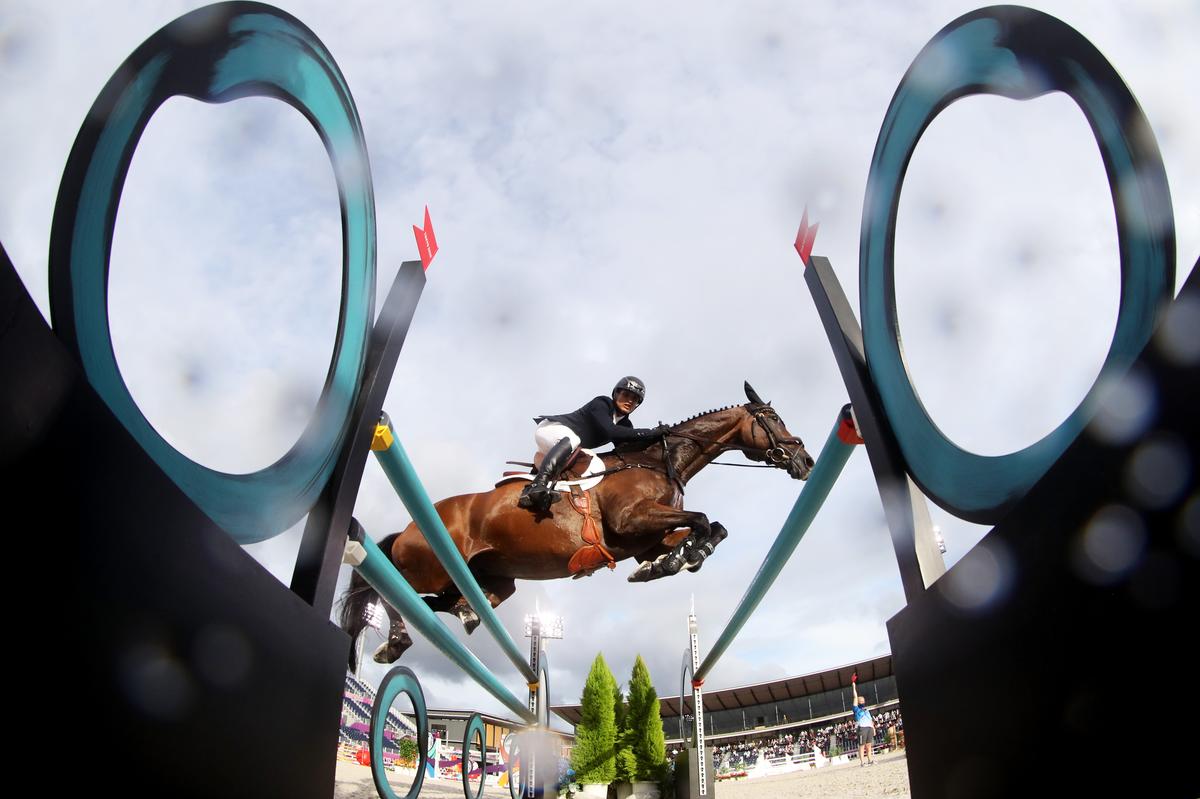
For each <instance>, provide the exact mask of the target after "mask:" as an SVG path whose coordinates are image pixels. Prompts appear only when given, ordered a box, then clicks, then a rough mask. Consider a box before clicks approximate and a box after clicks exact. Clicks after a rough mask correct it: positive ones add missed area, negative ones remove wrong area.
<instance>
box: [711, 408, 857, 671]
mask: <svg viewBox="0 0 1200 799" xmlns="http://www.w3.org/2000/svg"><path fill="white" fill-rule="evenodd" d="M860 443H862V439H861V438H860V437H859V436H858V432H857V430H856V428H855V426H854V422H853V419H852V418H851V416H850V406H849V405H847V406H846V407H845V408H843V409H842V413H841V415H840V416H839V417H838V422H837V424H836V425H834V428H833V430H832V431H830V433H829V438H827V439H826V440H825V446H824V448H823V449H822V450H821V454H820V456H819V457H818V458H817V464H816V466H815V467H813V470H812V474H810V475H809V476H808V481H807V482H806V483H805V484H804V489H803V490H802V491H801V492H800V496H799V497H797V498H796V504H795V505H793V506H792V512H791V513H790V514H788V517H787V521H785V522H784V523H783V529H781V530H780V531H779V535H778V536H776V537H775V543H774V544H772V545H771V550H770V551H769V552H768V553H767V556H766V557H765V558H763V562H762V565H761V566H759V567H758V573H757V574H755V575H754V579H753V580H752V581H751V582H750V587H749V588H747V589H746V593H745V594H744V595H743V596H742V601H741V602H739V603H738V606H737V609H736V610H735V611H734V612H733V616H732V617H731V618H730V619H729V623H728V624H726V625H725V631H724V632H722V633H721V637H720V638H718V639H717V642H716V643H715V644H713V648H712V649H711V650H709V653H708V655H707V656H706V657H705V658H704V662H703V663H701V664H700V668H698V669H697V670H696V673H695V674H694V675H693V677H692V679H693V682H702V681H703V680H704V677H705V676H706V675H707V674H708V672H709V670H710V669H712V667H713V666H715V665H716V664H717V661H718V660H720V659H721V655H723V654H725V650H726V649H728V648H729V645H730V644H731V643H733V639H734V638H737V635H738V633H740V632H741V631H742V627H743V626H745V624H746V621H747V620H748V619H749V618H750V617H751V616H752V615H754V610H755V608H757V607H758V603H759V602H761V601H762V599H763V597H764V596H766V594H767V591H769V590H770V589H771V585H772V584H773V583H774V582H775V578H776V577H778V576H779V572H780V570H782V569H783V566H784V564H785V563H787V562H788V559H789V558H791V557H792V553H793V552H795V551H796V545H797V544H799V543H800V539H801V538H803V537H804V534H805V533H806V532H808V528H809V525H811V524H812V520H813V519H814V518H815V517H816V515H817V511H819V510H820V509H821V506H822V505H823V504H825V498H826V497H828V496H829V490H830V489H831V488H833V484H834V483H835V482H837V479H838V477H839V476H840V475H841V473H842V469H843V468H844V467H845V465H846V461H847V460H849V459H850V453H851V452H853V451H854V446H855V444H860Z"/></svg>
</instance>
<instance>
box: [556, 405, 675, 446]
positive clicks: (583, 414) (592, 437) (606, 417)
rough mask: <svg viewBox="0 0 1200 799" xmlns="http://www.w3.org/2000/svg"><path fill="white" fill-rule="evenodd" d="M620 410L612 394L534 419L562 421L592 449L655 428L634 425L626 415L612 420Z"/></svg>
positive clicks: (642, 435) (634, 436)
mask: <svg viewBox="0 0 1200 799" xmlns="http://www.w3.org/2000/svg"><path fill="white" fill-rule="evenodd" d="M614 413H620V411H618V410H617V403H616V402H614V401H613V399H612V397H603V396H601V397H596V398H595V399H593V400H592V401H591V402H589V403H588V404H587V405H584V406H583V407H582V408H580V409H579V410H577V411H573V412H571V413H560V414H557V415H555V416H538V417H536V418H535V419H534V420H533V421H535V422H541V421H543V420H545V419H549V420H550V421H552V422H558V423H559V424H564V425H566V426H567V427H569V428H571V429H572V430H574V431H575V434H576V435H578V436H579V440H580V442H581V443H582V445H583V446H585V447H587V448H588V449H593V448H595V447H598V446H600V445H601V444H607V443H609V442H610V441H611V442H612V443H614V444H620V443H623V442H625V441H636V440H638V439H639V438H644V437H646V436H648V435H650V434H652V433H653V432H654V431H653V430H650V429H646V428H638V427H634V426H633V423H632V422H630V421H629V417H628V416H623V417H621V420H620V421H619V422H614V421H613V414H614Z"/></svg>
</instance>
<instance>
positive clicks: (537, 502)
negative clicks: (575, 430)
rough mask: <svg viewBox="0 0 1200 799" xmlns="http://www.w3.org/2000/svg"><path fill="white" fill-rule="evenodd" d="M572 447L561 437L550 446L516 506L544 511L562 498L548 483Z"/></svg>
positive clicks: (564, 461)
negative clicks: (535, 474) (535, 475)
mask: <svg viewBox="0 0 1200 799" xmlns="http://www.w3.org/2000/svg"><path fill="white" fill-rule="evenodd" d="M572 449H574V447H572V446H571V439H569V438H564V439H562V440H561V441H559V442H558V443H557V444H555V445H554V446H553V447H551V448H550V451H549V452H547V453H546V454H545V456H544V457H543V458H542V466H541V468H540V469H539V470H538V473H537V477H535V478H533V481H532V482H531V483H530V484H529V485H527V486H525V490H523V491H522V492H521V498H520V499H518V500H517V505H518V506H520V507H522V508H526V509H528V510H538V511H541V512H542V513H545V512H547V511H549V510H550V506H551V505H553V504H554V503H555V502H558V501H559V500H560V499H562V497H560V496H559V495H558V492H557V491H552V490H551V489H550V484H551V483H553V482H554V478H555V477H556V476H558V472H559V470H560V469H562V467H563V465H564V464H565V463H566V462H567V458H568V457H569V456H570V455H571V450H572Z"/></svg>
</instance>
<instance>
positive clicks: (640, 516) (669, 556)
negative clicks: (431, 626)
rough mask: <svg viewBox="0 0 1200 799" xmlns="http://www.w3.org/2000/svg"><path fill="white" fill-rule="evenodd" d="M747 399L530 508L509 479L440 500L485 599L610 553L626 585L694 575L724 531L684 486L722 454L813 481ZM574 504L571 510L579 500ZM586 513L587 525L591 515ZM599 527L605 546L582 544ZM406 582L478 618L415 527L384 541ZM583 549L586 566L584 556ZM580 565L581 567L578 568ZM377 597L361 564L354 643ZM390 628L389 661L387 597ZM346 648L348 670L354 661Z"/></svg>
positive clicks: (354, 585) (350, 600)
mask: <svg viewBox="0 0 1200 799" xmlns="http://www.w3.org/2000/svg"><path fill="white" fill-rule="evenodd" d="M745 390H746V397H747V399H748V400H749V402H747V403H746V404H744V405H732V406H729V407H727V408H720V409H718V410H713V411H708V412H707V413H702V414H698V415H696V416H693V417H691V418H689V419H687V420H685V421H683V422H680V423H679V424H676V425H674V426H672V427H671V428H670V429H669V431H668V432H667V433H665V434H663V435H662V436H660V437H655V438H653V439H650V440H649V443H646V442H638V443H635V444H623V445H621V446H619V447H616V448H615V449H614V450H612V451H611V452H606V453H602V454H601V455H600V458H601V459H602V461H603V463H604V468H605V471H604V473H605V475H606V476H605V477H604V478H603V480H601V482H600V483H599V484H598V485H596V486H595V487H594V488H592V489H590V490H589V491H587V492H586V495H585V496H580V495H583V494H585V492H574V493H575V494H576V497H575V498H571V497H568V501H561V502H556V503H554V504H553V505H551V506H550V510H549V511H547V512H543V513H534V512H532V511H529V510H525V509H523V508H519V507H517V498H518V497H519V495H520V493H521V487H522V485H523V483H522V482H514V483H502V484H500V485H499V486H498V487H497V488H495V489H493V490H491V491H486V492H483V493H479V494H463V495H460V496H454V497H450V498H448V499H444V500H442V501H441V502H438V503H436V504H435V505H434V507H435V508H436V509H437V512H438V515H439V516H440V517H441V519H442V521H443V522H444V523H445V525H446V529H447V530H448V531H449V533H450V536H451V537H452V538H453V540H454V543H455V544H456V545H457V547H458V551H459V552H460V553H462V556H463V559H464V560H465V561H466V562H467V564H468V566H469V567H470V570H471V573H472V575H474V577H475V579H476V580H477V581H478V583H479V586H480V588H481V589H482V590H483V593H484V595H485V596H486V597H487V598H488V601H489V602H491V605H492V607H493V608H494V607H496V606H497V605H499V604H500V603H501V602H503V601H504V600H506V599H508V597H510V596H512V594H513V592H514V591H515V590H516V580H518V579H520V580H553V579H557V578H560V577H568V576H575V577H581V576H585V575H586V574H590V573H591V572H592V571H594V570H595V569H596V568H600V567H601V566H604V565H608V566H609V567H610V568H611V567H612V565H613V563H614V562H615V561H620V560H624V559H626V558H631V557H636V558H637V559H638V560H639V561H640V565H639V566H638V568H637V569H636V570H634V572H633V573H632V574H631V575H630V576H629V578H628V580H629V581H630V582H645V581H648V580H654V579H658V578H660V577H666V576H669V575H673V574H676V573H678V572H679V571H680V570H682V569H689V570H691V571H696V570H698V569H699V568H700V566H701V564H702V563H703V562H704V559H705V558H706V557H708V555H710V554H711V553H712V551H713V549H714V548H715V547H716V545H717V544H719V543H720V542H721V540H723V539H724V538H725V537H726V535H728V534H727V533H726V531H725V528H724V527H723V526H722V525H721V524H720V523H719V522H710V521H709V519H708V517H707V516H705V515H704V514H703V513H700V512H699V511H686V510H684V509H683V491H684V486H685V485H686V484H687V482H688V480H690V479H691V478H692V477H693V476H695V474H696V473H697V472H699V471H700V470H701V469H703V468H704V467H705V466H707V465H708V464H710V463H712V461H713V460H715V459H716V458H717V456H718V455H720V454H721V453H722V452H726V451H728V450H733V449H737V450H741V451H742V453H743V454H744V455H745V456H746V457H747V458H748V459H750V460H752V461H759V462H765V463H767V464H769V465H770V466H774V467H777V468H780V469H784V470H786V471H787V472H788V474H789V475H791V476H792V478H794V479H798V480H807V479H808V475H809V473H810V472H811V471H812V468H813V465H814V463H813V459H812V457H810V456H809V454H808V452H806V451H805V449H804V443H803V442H802V441H801V440H800V439H799V438H796V437H795V436H793V435H792V434H791V433H789V432H788V430H787V428H786V427H785V426H784V424H783V420H781V419H780V418H779V414H777V413H776V412H775V410H774V408H772V407H771V404H770V403H769V402H763V400H762V399H761V398H759V396H758V394H757V393H755V391H754V389H753V388H751V387H750V384H749V383H746V385H745ZM573 505H574V506H576V507H573ZM588 517H590V518H591V522H590V524H589V523H588V521H587V518H588ZM589 527H590V531H591V532H592V533H593V536H592V538H593V539H594V538H595V535H594V534H595V533H598V534H599V539H600V541H599V545H598V546H596V545H591V546H589V545H588V543H586V542H585V540H584V535H585V533H587V532H589V530H588V529H587V528H589ZM379 548H380V549H382V550H383V551H384V552H386V553H388V555H389V556H390V558H391V561H392V563H393V564H395V566H396V568H397V569H399V570H400V573H401V574H402V575H403V576H404V579H405V580H407V581H408V582H409V584H410V585H412V587H413V589H414V590H415V591H416V592H417V593H419V594H427V595H431V596H425V597H424V599H425V602H426V603H427V604H428V605H429V607H430V609H431V610H433V611H435V612H436V611H440V612H445V613H450V614H453V615H455V616H457V617H458V618H459V620H460V621H462V623H463V625H464V627H465V628H466V630H467V633H468V634H470V633H471V632H473V631H474V630H475V627H476V626H478V624H479V617H478V616H477V615H476V614H475V612H474V611H473V610H471V607H470V605H468V604H467V601H466V600H465V599H464V598H463V596H462V594H460V593H459V591H458V589H457V588H456V587H455V586H454V583H453V582H452V581H451V580H450V576H449V575H448V574H447V573H446V570H445V569H444V568H443V567H442V564H441V563H440V562H439V561H438V559H437V556H436V555H434V553H433V551H432V550H431V549H430V548H429V545H428V544H427V543H426V541H425V537H424V536H423V535H422V534H421V532H420V530H418V529H417V526H416V524H415V523H412V524H409V525H408V527H406V528H405V529H404V530H403V531H401V532H399V533H394V534H392V535H390V536H388V537H387V538H385V539H383V540H382V541H380V542H379ZM584 554H586V555H588V557H584V558H583V559H582V560H583V561H584V563H583V566H581V565H580V563H579V560H580V555H584ZM572 567H574V568H572ZM378 598H379V595H378V594H377V593H376V592H375V590H374V589H373V588H371V586H370V585H368V584H367V582H366V580H364V579H363V578H362V576H361V575H359V573H358V572H357V571H355V572H354V574H353V576H352V577H351V580H350V587H349V588H348V589H347V591H346V595H345V597H344V598H343V600H342V611H341V619H340V621H341V626H342V629H344V630H345V631H346V632H347V633H349V634H350V637H351V638H352V639H356V638H357V636H358V635H359V634H360V633H361V632H362V630H363V629H364V628H365V627H366V626H367V621H366V614H365V611H366V609H367V608H368V607H369V605H370V604H371V603H372V602H374V601H375V600H376V599H378ZM384 606H385V607H386V609H387V613H388V616H389V618H390V620H391V626H390V629H389V632H388V640H387V642H385V643H384V644H383V645H381V646H380V647H379V649H378V650H377V651H376V652H375V655H374V657H375V660H376V661H377V662H379V663H392V662H394V661H395V660H396V659H397V658H399V657H400V655H401V654H402V653H403V652H404V650H405V649H407V648H408V647H409V646H411V645H412V639H411V638H410V637H409V635H408V632H407V630H406V629H405V626H404V620H403V619H402V618H401V617H400V615H399V613H397V611H396V610H395V609H394V608H392V607H391V606H390V605H388V604H387V603H384ZM355 649H356V647H351V648H350V669H351V670H352V671H353V670H354V668H355V663H354V661H355Z"/></svg>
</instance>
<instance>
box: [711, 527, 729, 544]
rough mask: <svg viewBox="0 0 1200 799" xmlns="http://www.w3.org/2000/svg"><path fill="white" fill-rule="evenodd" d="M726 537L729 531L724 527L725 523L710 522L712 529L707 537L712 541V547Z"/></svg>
mask: <svg viewBox="0 0 1200 799" xmlns="http://www.w3.org/2000/svg"><path fill="white" fill-rule="evenodd" d="M728 537H729V531H728V530H726V529H725V525H723V524H721V523H720V522H713V523H712V529H711V531H710V532H709V539H710V540H711V541H712V542H713V546H714V547H715V546H716V545H717V544H719V543H721V542H722V541H724V540H725V539H726V538H728Z"/></svg>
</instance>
